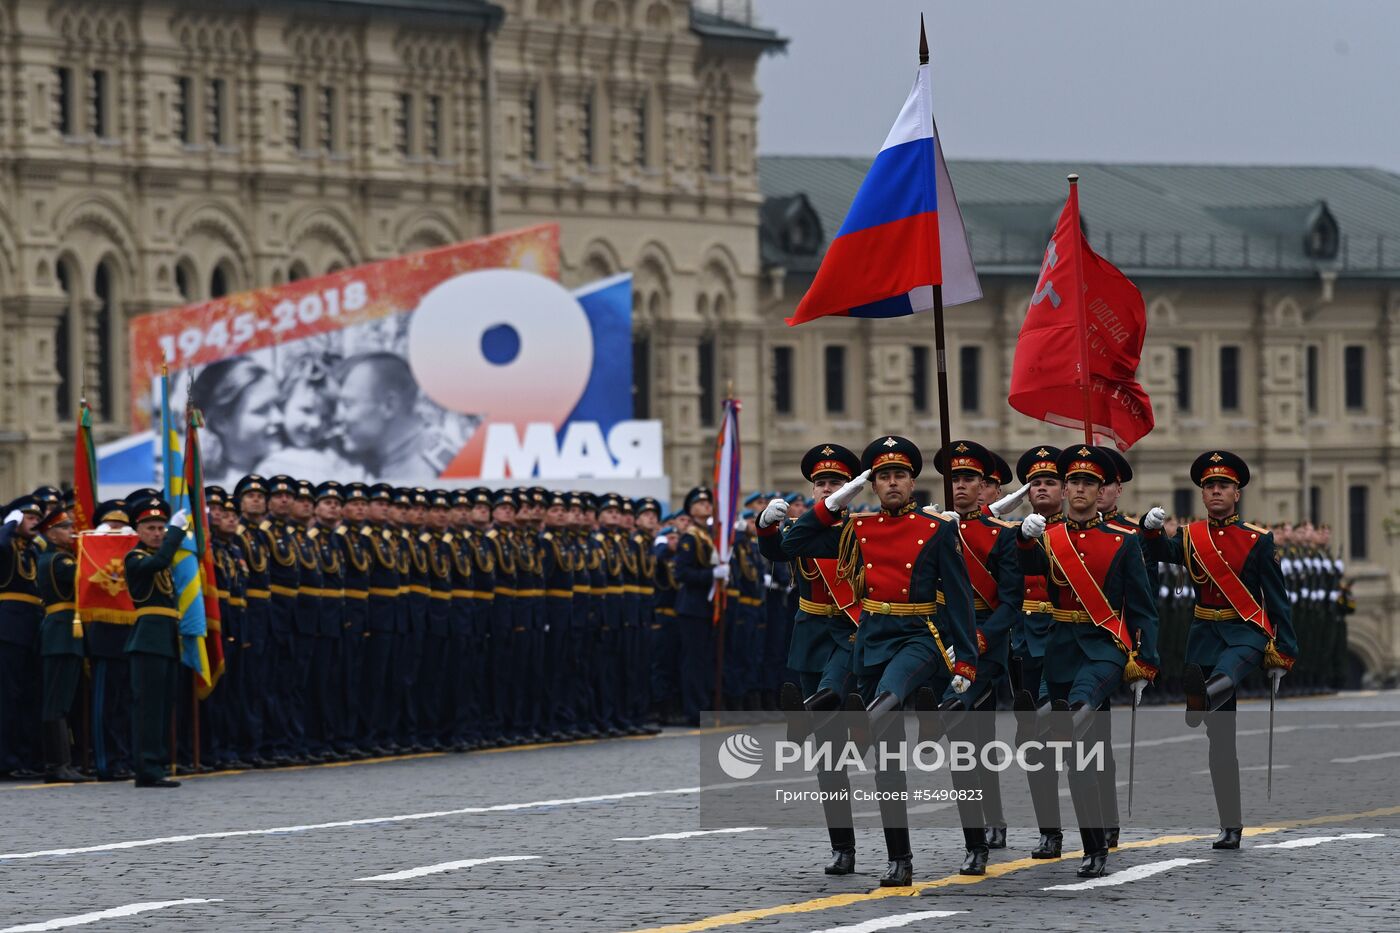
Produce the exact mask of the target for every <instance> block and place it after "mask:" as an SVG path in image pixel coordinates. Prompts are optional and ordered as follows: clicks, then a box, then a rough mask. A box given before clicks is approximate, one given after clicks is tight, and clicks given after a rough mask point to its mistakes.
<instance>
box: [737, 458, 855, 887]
mask: <svg viewBox="0 0 1400 933" xmlns="http://www.w3.org/2000/svg"><path fill="white" fill-rule="evenodd" d="M859 471H860V458H859V457H857V456H856V455H855V453H854V452H853V451H850V450H847V449H846V448H845V447H842V446H841V445H840V444H818V445H817V446H816V447H813V448H812V449H811V450H809V451H807V455H806V456H804V457H803V458H802V475H803V476H804V477H806V479H807V481H808V482H810V483H811V484H812V495H814V496H816V497H818V498H821V499H825V498H826V497H827V496H829V495H831V494H832V493H834V492H836V491H837V490H839V489H840V488H841V487H842V486H844V485H845V484H846V483H849V482H850V481H851V480H852V479H854V478H855V475H856V473H857V472H859ZM789 505H790V503H789V502H788V500H787V499H785V498H777V499H773V500H772V501H771V502H769V503H768V505H767V506H766V507H765V508H764V510H763V512H762V513H761V514H760V515H759V517H758V547H759V551H760V552H761V553H762V554H763V556H764V557H766V558H768V559H769V560H770V561H773V562H774V563H775V564H780V563H783V562H786V561H792V563H793V566H794V567H795V568H796V570H797V592H798V599H797V617H796V622H795V624H794V625H793V627H792V637H791V641H790V644H789V647H788V656H787V667H788V669H790V670H793V671H796V672H797V676H798V678H799V679H800V680H801V689H800V691H799V689H798V685H796V684H791V683H785V684H783V687H782V695H781V702H782V707H783V709H784V710H785V711H786V712H787V713H788V719H789V722H791V723H793V727H790V728H789V730H788V739H789V740H792V741H803V740H805V738H806V736H807V734H808V733H809V732H815V733H816V735H817V740H818V742H839V741H844V739H845V736H846V730H845V728H844V727H842V726H841V725H840V724H839V723H838V722H836V720H835V717H836V714H837V711H838V710H840V708H841V704H842V703H843V702H844V700H845V697H846V695H847V694H849V693H850V692H851V688H852V687H853V686H854V684H855V679H854V677H853V675H852V674H851V647H852V646H853V645H854V644H855V640H856V626H855V623H854V622H852V621H851V617H850V616H849V615H847V614H846V611H845V610H846V608H847V607H848V606H849V605H850V599H851V593H850V590H849V587H847V586H846V585H845V584H841V583H838V582H837V580H836V562H835V561H834V560H822V561H818V560H815V559H813V558H811V557H795V556H794V555H793V554H792V553H790V552H789V550H788V547H787V543H786V540H785V539H784V537H783V536H782V535H781V534H780V530H781V524H780V523H781V522H782V520H783V518H784V517H785V516H786V515H787V513H788V507H789ZM838 526H839V523H838V525H833V526H832V527H838ZM833 587H834V588H835V589H836V590H838V591H839V592H841V593H842V594H843V596H844V598H838V597H837V596H835V595H833V593H832V588H833ZM817 784H818V786H820V787H821V789H822V791H823V792H824V793H825V796H824V797H823V798H822V806H823V809H824V810H825V815H826V825H827V835H828V836H829V837H830V839H831V861H829V862H828V863H827V865H826V869H825V871H826V873H827V874H828V875H849V874H851V873H852V872H854V871H855V870H856V832H855V829H854V826H855V824H854V822H853V821H852V817H851V801H850V797H851V782H850V778H848V777H847V775H846V772H845V770H844V769H836V768H823V769H822V770H821V771H818V772H817Z"/></svg>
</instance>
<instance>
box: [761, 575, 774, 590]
mask: <svg viewBox="0 0 1400 933" xmlns="http://www.w3.org/2000/svg"><path fill="white" fill-rule="evenodd" d="M763 588H764V589H765V590H771V589H772V588H773V575H772V574H771V573H765V574H764V575H763Z"/></svg>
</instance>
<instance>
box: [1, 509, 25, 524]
mask: <svg viewBox="0 0 1400 933" xmlns="http://www.w3.org/2000/svg"><path fill="white" fill-rule="evenodd" d="M22 521H24V513H23V512H21V511H20V510H19V509H15V510H14V511H12V512H10V514H9V515H6V516H5V524H7V525H18V524H19V523H20V522H22Z"/></svg>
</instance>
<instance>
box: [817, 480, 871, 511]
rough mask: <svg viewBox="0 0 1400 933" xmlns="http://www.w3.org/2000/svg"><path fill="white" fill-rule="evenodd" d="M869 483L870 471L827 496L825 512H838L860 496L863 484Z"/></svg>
mask: <svg viewBox="0 0 1400 933" xmlns="http://www.w3.org/2000/svg"><path fill="white" fill-rule="evenodd" d="M869 481H870V471H869V470H866V471H865V472H864V473H862V474H860V475H859V476H857V477H856V478H855V479H853V480H851V481H850V482H849V483H847V484H846V485H844V486H842V487H841V488H840V489H838V490H836V491H835V492H833V493H832V494H831V495H829V496H827V497H826V503H825V505H826V510H827V511H828V512H840V511H841V510H842V509H844V508H845V507H846V506H848V505H850V504H851V503H852V502H854V501H855V498H856V496H858V495H860V491H861V490H862V489H864V488H865V484H866V483H867V482H869Z"/></svg>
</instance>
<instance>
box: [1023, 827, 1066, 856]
mask: <svg viewBox="0 0 1400 933" xmlns="http://www.w3.org/2000/svg"><path fill="white" fill-rule="evenodd" d="M1064 844H1065V834H1064V833H1063V832H1061V831H1060V830H1058V829H1044V828H1042V829H1041V830H1040V844H1039V845H1037V846H1036V847H1035V848H1034V849H1032V850H1031V858H1059V857H1060V852H1061V851H1062V850H1063V849H1064Z"/></svg>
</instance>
